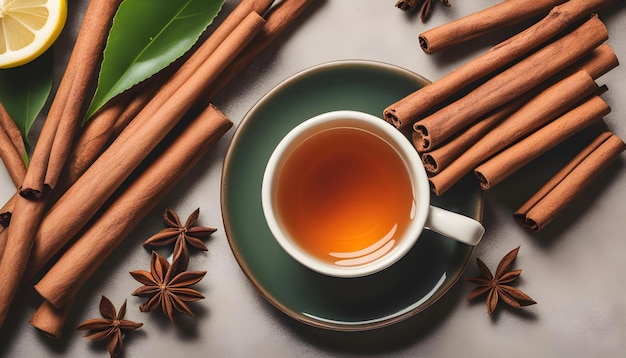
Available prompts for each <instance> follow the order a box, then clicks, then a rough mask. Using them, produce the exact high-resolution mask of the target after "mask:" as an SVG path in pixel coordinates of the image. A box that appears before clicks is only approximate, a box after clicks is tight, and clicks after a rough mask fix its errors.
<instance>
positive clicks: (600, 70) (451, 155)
mask: <svg viewBox="0 0 626 358" xmlns="http://www.w3.org/2000/svg"><path fill="white" fill-rule="evenodd" d="M618 65H619V62H618V60H617V56H616V55H615V52H614V51H613V49H611V47H610V46H609V45H608V44H606V43H603V44H602V45H600V46H598V47H597V48H596V49H595V50H593V51H592V52H591V53H590V54H589V55H587V56H585V57H584V58H583V59H582V60H580V61H579V62H578V63H576V64H574V65H572V66H570V67H569V68H568V69H566V70H565V71H563V72H562V73H559V74H558V75H557V76H556V77H555V78H554V79H550V80H549V81H547V82H546V83H545V84H542V85H541V86H540V87H537V88H536V89H533V90H532V91H531V92H529V93H528V94H526V95H525V96H522V97H520V98H518V99H517V100H515V101H513V102H511V103H507V104H506V105H504V106H503V107H501V108H499V109H498V110H496V111H495V112H494V113H492V114H490V115H488V116H487V117H486V118H484V119H481V120H480V121H479V122H478V123H476V124H474V125H473V126H472V127H470V128H468V129H466V130H464V131H462V133H461V134H459V135H457V136H456V137H455V138H453V139H452V140H449V141H447V142H446V143H445V144H443V145H441V146H440V147H438V148H436V149H434V150H432V151H429V152H423V153H422V161H423V162H424V166H425V167H426V170H427V171H428V172H429V173H432V174H436V173H438V172H440V171H441V170H443V169H444V168H446V167H447V166H448V164H450V163H452V162H453V161H454V160H455V159H456V158H458V157H459V156H460V155H461V153H463V152H464V151H465V150H466V149H467V148H469V146H471V145H472V144H474V143H476V142H477V141H478V139H479V138H481V136H483V135H484V134H485V133H486V132H487V131H488V130H491V128H493V126H495V125H496V124H498V123H500V122H501V120H502V119H504V117H506V116H509V115H510V114H511V113H512V112H513V111H515V110H517V109H518V108H520V107H521V105H522V104H524V103H526V102H528V101H529V100H530V99H531V98H532V97H534V96H535V95H537V94H538V93H540V92H541V91H542V90H544V89H545V87H546V86H549V85H550V83H549V82H557V81H559V80H562V79H564V78H566V77H567V76H571V75H572V74H574V73H576V72H578V71H585V72H587V73H588V74H589V75H590V76H591V78H593V79H596V78H598V77H600V76H602V75H604V74H605V73H607V72H609V71H610V70H612V69H613V68H615V67H617V66H618ZM414 134H415V135H416V136H417V134H416V133H414ZM416 140H417V141H419V137H418V138H417V139H416Z"/></svg>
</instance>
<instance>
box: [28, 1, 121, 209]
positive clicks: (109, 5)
mask: <svg viewBox="0 0 626 358" xmlns="http://www.w3.org/2000/svg"><path fill="white" fill-rule="evenodd" d="M121 2H122V0H93V1H91V2H90V3H89V7H88V8H87V12H86V13H85V17H84V19H83V23H82V25H81V28H80V30H79V32H78V37H77V39H76V43H75V45H74V48H73V50H72V54H71V56H70V60H69V63H68V65H67V69H66V71H65V73H64V74H63V78H62V79H61V83H60V84H59V88H58V90H57V93H56V95H55V97H54V100H53V101H52V104H51V106H50V111H49V113H48V116H47V118H46V121H45V123H44V126H43V128H42V130H41V134H40V136H39V138H38V140H37V144H36V146H35V150H34V152H33V155H32V160H31V163H30V166H29V170H28V172H27V173H26V178H25V179H24V183H23V184H22V188H21V193H22V195H26V196H32V197H37V198H39V197H41V196H42V193H43V190H44V186H45V187H49V188H54V187H55V186H56V183H57V180H58V178H59V176H60V174H61V170H62V169H63V166H64V165H65V161H66V158H67V156H68V153H69V151H70V148H71V145H72V141H73V138H74V135H75V133H76V131H77V130H78V128H79V127H80V124H81V122H82V118H81V114H82V112H81V110H82V108H83V102H84V100H85V98H86V96H87V93H88V88H89V85H90V84H91V81H92V79H93V77H94V73H95V70H96V68H97V66H98V64H99V62H100V58H101V53H102V49H103V48H104V44H105V41H106V38H107V36H108V34H109V28H110V26H111V23H112V20H113V16H114V15H115V13H116V11H117V8H118V7H119V4H120V3H121Z"/></svg>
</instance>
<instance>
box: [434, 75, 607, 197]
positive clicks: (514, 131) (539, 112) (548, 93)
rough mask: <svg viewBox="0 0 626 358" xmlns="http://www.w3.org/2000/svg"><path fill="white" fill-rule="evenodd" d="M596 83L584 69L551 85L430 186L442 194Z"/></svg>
mask: <svg viewBox="0 0 626 358" xmlns="http://www.w3.org/2000/svg"><path fill="white" fill-rule="evenodd" d="M597 87H598V86H597V85H596V84H595V82H594V81H593V79H592V78H591V77H590V76H589V75H588V74H587V72H585V71H579V72H576V73H575V74H573V75H571V76H569V77H567V78H565V79H563V80H561V81H559V82H557V83H556V84H554V85H552V86H550V87H548V88H547V89H546V90H544V91H542V92H541V93H540V94H538V95H537V96H535V97H534V98H533V99H531V100H530V101H528V102H527V103H526V104H524V105H523V106H522V107H521V108H520V109H518V110H517V111H516V112H514V113H513V114H511V115H510V116H509V117H508V118H506V119H505V120H504V121H502V122H501V123H499V124H498V125H497V126H496V127H494V128H493V129H492V130H491V131H489V132H487V133H486V134H485V135H484V136H483V137H482V138H480V139H479V140H478V141H477V142H476V143H475V144H473V145H472V146H471V147H469V148H468V149H467V150H466V151H464V152H463V153H461V154H460V155H459V156H458V158H457V159H456V160H454V161H453V162H452V163H450V164H449V165H448V167H447V168H445V169H443V170H442V171H440V172H439V173H438V174H437V175H435V176H433V177H431V178H430V179H429V180H430V185H431V188H432V189H433V191H434V192H435V194H436V195H441V194H443V193H444V192H445V191H447V190H448V189H449V188H450V187H451V186H452V185H454V184H455V183H456V182H457V181H459V180H460V179H461V178H462V177H463V176H465V174H467V173H469V172H470V171H472V170H473V169H474V168H475V167H476V166H478V165H479V164H480V163H482V162H483V161H485V160H487V159H488V158H489V157H491V156H492V155H494V154H496V153H497V152H498V151H500V150H502V149H504V148H506V147H508V146H510V145H511V144H512V143H515V142H516V141H517V140H519V139H520V138H522V137H523V136H525V135H527V134H529V133H531V132H532V131H534V130H535V129H537V128H539V127H541V126H543V125H544V124H546V123H548V122H549V121H551V120H553V119H555V118H557V117H558V116H560V115H562V114H563V113H566V112H567V111H569V110H570V109H571V108H573V107H575V106H576V104H577V103H579V102H580V101H582V100H583V99H585V98H587V97H589V96H591V95H592V94H593V93H594V92H595V91H596V90H597Z"/></svg>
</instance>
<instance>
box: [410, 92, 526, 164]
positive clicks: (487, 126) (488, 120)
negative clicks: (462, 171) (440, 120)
mask: <svg viewBox="0 0 626 358" xmlns="http://www.w3.org/2000/svg"><path fill="white" fill-rule="evenodd" d="M530 97H531V96H522V97H520V98H518V99H517V100H515V101H512V102H510V103H507V104H505V105H504V106H502V107H500V108H498V109H497V110H495V111H494V112H493V113H490V114H489V115H487V116H486V117H485V118H483V119H481V120H480V121H478V122H477V123H475V124H474V125H472V126H471V127H470V128H468V129H467V130H464V131H463V132H462V133H461V134H459V135H458V136H456V137H455V138H453V139H452V140H449V141H448V142H446V143H445V144H443V145H441V146H440V147H438V148H436V149H434V150H432V151H430V152H424V153H422V162H423V163H424V168H426V171H427V172H428V173H430V174H437V173H439V172H440V171H442V170H443V169H445V168H446V167H447V166H448V165H449V164H450V163H452V162H453V161H454V160H455V159H456V158H458V157H459V155H460V154H461V153H462V152H463V151H465V150H466V149H467V148H469V147H470V146H472V144H474V143H476V142H477V141H478V140H479V139H480V138H481V137H482V136H483V135H485V134H486V133H487V132H489V131H490V130H491V129H493V128H494V127H495V126H496V125H498V123H500V122H502V121H503V120H504V119H506V118H507V117H508V116H510V115H511V114H512V113H514V112H515V111H516V110H518V109H519V108H520V107H521V106H522V105H523V104H524V103H525V102H527V101H528V100H529V98H530ZM413 136H414V138H415V139H414V141H417V142H418V143H419V141H420V140H421V138H420V137H419V136H418V135H417V133H415V132H413Z"/></svg>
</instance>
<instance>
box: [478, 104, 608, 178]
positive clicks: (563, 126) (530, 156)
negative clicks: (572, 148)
mask: <svg viewBox="0 0 626 358" xmlns="http://www.w3.org/2000/svg"><path fill="white" fill-rule="evenodd" d="M610 111H611V109H610V107H609V105H608V104H606V102H604V101H603V100H602V99H601V98H600V97H598V96H593V97H591V98H590V99H589V100H587V101H585V102H584V103H582V104H581V105H579V106H578V107H576V108H574V109H572V110H571V111H569V112H567V113H565V114H564V115H562V116H561V117H559V118H557V119H555V120H554V121H552V122H550V123H548V124H546V125H545V126H543V127H542V128H540V129H538V130H537V131H536V132H534V133H532V134H530V135H529V136H528V137H526V138H524V139H522V140H520V141H519V142H517V143H515V144H513V145H511V146H510V147H508V148H506V149H505V150H503V151H502V152H500V153H498V154H496V155H495V156H493V157H491V158H490V159H489V160H487V161H486V162H484V163H483V164H481V165H479V166H478V167H477V168H476V169H475V170H474V174H475V175H476V177H477V178H478V181H479V183H480V186H481V188H482V189H483V190H487V189H489V188H492V187H493V186H494V185H496V184H498V183H500V182H501V181H502V180H504V179H505V178H507V177H509V176H510V175H511V174H513V173H515V172H516V171H518V170H519V169H521V168H522V167H523V166H525V165H526V164H528V163H530V162H531V161H533V160H534V159H536V158H537V157H539V156H540V155H541V154H543V153H545V152H547V151H548V150H549V149H551V148H553V147H555V146H556V145H557V144H559V143H561V142H562V141H564V140H565V139H567V138H569V137H571V136H572V135H574V134H575V133H578V132H580V131H581V130H583V129H584V128H586V127H588V126H590V125H591V124H592V123H594V122H597V121H599V120H601V119H602V117H603V116H605V115H607V114H608V113H609V112H610Z"/></svg>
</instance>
